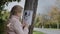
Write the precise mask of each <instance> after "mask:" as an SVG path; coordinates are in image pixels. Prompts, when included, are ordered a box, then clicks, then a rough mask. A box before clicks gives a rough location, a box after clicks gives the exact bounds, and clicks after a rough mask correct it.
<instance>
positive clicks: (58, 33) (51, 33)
mask: <svg viewBox="0 0 60 34" xmlns="http://www.w3.org/2000/svg"><path fill="white" fill-rule="evenodd" d="M34 30H35V31H41V32H44V33H46V34H60V29H44V28H43V29H42V28H34Z"/></svg>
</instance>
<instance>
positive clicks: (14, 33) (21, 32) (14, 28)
mask: <svg viewBox="0 0 60 34" xmlns="http://www.w3.org/2000/svg"><path fill="white" fill-rule="evenodd" d="M7 27H8V28H9V30H8V33H9V34H28V28H27V27H25V28H24V29H23V27H22V24H21V22H20V21H19V17H17V16H14V15H13V16H12V18H11V19H10V20H9V23H8V24H7Z"/></svg>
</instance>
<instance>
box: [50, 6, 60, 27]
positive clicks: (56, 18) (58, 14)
mask: <svg viewBox="0 0 60 34" xmlns="http://www.w3.org/2000/svg"><path fill="white" fill-rule="evenodd" d="M49 16H50V17H51V21H52V22H53V23H56V24H57V28H59V23H60V10H59V9H58V8H57V7H52V10H51V12H50V13H49Z"/></svg>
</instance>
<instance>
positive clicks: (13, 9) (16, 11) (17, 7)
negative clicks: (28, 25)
mask: <svg viewBox="0 0 60 34" xmlns="http://www.w3.org/2000/svg"><path fill="white" fill-rule="evenodd" d="M22 9H23V8H22V7H21V6H19V5H15V6H14V7H13V8H12V9H11V12H10V18H11V16H12V15H16V13H21V12H22Z"/></svg>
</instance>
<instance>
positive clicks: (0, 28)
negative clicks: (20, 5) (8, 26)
mask: <svg viewBox="0 0 60 34" xmlns="http://www.w3.org/2000/svg"><path fill="white" fill-rule="evenodd" d="M8 18H9V12H8V11H1V13H0V34H4V30H5V22H6V21H7V19H8Z"/></svg>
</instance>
